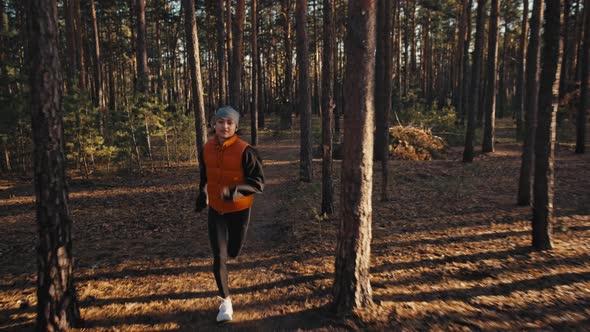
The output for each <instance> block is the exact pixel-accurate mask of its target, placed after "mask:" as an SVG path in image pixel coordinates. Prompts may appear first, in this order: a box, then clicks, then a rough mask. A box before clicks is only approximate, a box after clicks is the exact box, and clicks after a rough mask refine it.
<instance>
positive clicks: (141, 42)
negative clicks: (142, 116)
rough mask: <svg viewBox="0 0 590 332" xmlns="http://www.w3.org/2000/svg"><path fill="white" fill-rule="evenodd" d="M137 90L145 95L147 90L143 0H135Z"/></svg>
mask: <svg viewBox="0 0 590 332" xmlns="http://www.w3.org/2000/svg"><path fill="white" fill-rule="evenodd" d="M136 4H137V8H136V10H137V50H136V57H137V87H138V88H137V91H138V92H140V93H141V94H143V95H144V97H145V95H146V94H147V91H148V84H149V81H148V63H147V42H146V38H147V37H146V35H147V28H146V23H145V0H137V2H136Z"/></svg>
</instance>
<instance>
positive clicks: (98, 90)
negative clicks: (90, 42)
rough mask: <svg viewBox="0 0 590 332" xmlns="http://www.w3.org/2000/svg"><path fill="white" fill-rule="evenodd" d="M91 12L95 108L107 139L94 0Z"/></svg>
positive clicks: (91, 1) (102, 131)
mask: <svg viewBox="0 0 590 332" xmlns="http://www.w3.org/2000/svg"><path fill="white" fill-rule="evenodd" d="M90 11H91V15H92V31H93V35H94V80H95V82H94V89H95V92H94V93H95V95H96V100H95V101H94V107H97V108H98V116H99V120H98V126H99V132H100V134H101V136H103V137H105V136H106V135H105V133H106V131H105V114H104V113H105V110H104V100H103V95H102V94H103V93H102V70H101V66H102V59H101V57H100V37H99V34H98V23H97V21H96V7H95V5H94V0H90Z"/></svg>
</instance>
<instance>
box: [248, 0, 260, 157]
mask: <svg viewBox="0 0 590 332" xmlns="http://www.w3.org/2000/svg"><path fill="white" fill-rule="evenodd" d="M257 11H258V9H257V8H256V0H252V10H251V12H252V45H251V46H252V107H251V109H250V113H251V119H250V128H251V129H250V135H251V137H252V140H251V141H252V142H251V144H252V145H254V146H255V145H257V144H258V89H259V88H260V87H259V86H258V66H259V62H260V61H259V60H260V59H259V58H258V35H257V34H258V16H257V14H258V13H257Z"/></svg>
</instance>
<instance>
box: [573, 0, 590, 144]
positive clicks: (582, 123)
mask: <svg viewBox="0 0 590 332" xmlns="http://www.w3.org/2000/svg"><path fill="white" fill-rule="evenodd" d="M584 8H586V10H584V16H585V18H584V46H583V47H582V49H583V50H582V62H581V67H582V81H581V86H580V102H579V109H578V119H577V120H578V121H577V123H576V153H584V152H585V150H586V121H587V120H586V116H587V112H588V109H589V108H590V103H589V102H588V80H589V79H590V72H589V70H590V63H589V62H590V0H584Z"/></svg>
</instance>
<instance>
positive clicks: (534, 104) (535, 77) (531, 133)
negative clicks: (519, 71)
mask: <svg viewBox="0 0 590 332" xmlns="http://www.w3.org/2000/svg"><path fill="white" fill-rule="evenodd" d="M541 21H543V1H542V0H534V1H533V12H532V16H531V32H530V35H531V37H530V40H529V45H528V49H527V52H526V53H527V56H526V57H527V58H526V73H525V74H526V87H525V92H526V95H525V98H526V99H525V102H524V103H525V106H526V109H525V114H524V115H525V119H524V124H525V135H524V143H523V146H522V162H521V165H520V178H519V182H518V198H517V204H518V205H520V206H528V205H530V204H531V175H532V174H533V172H532V171H533V166H534V157H535V131H536V127H537V113H538V105H539V104H538V102H539V79H540V72H539V66H540V64H541V47H540V42H541V40H540V32H541Z"/></svg>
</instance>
